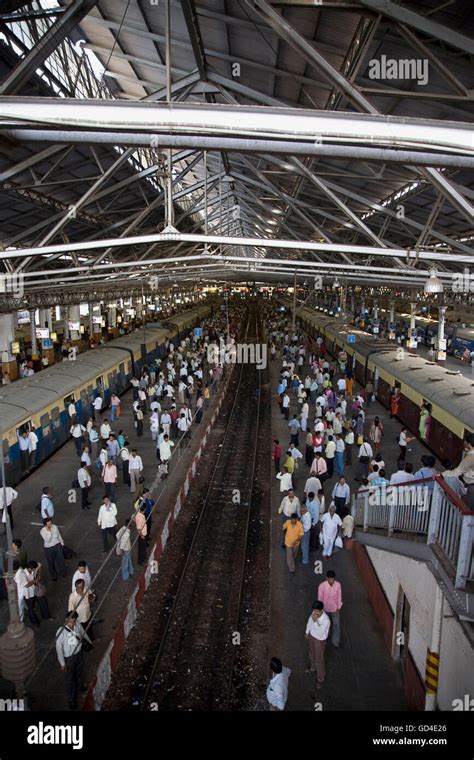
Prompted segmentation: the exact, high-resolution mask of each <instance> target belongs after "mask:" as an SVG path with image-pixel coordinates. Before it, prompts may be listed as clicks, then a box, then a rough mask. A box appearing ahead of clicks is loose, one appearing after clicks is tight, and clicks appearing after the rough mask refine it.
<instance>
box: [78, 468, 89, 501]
mask: <svg viewBox="0 0 474 760" xmlns="http://www.w3.org/2000/svg"><path fill="white" fill-rule="evenodd" d="M77 482H78V483H79V488H80V489H81V507H82V509H89V508H90V507H89V504H90V502H89V488H90V487H91V483H92V480H91V476H90V475H89V473H88V471H87V467H86V463H85V462H81V466H80V467H79V469H78V471H77Z"/></svg>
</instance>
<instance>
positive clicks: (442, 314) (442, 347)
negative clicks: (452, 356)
mask: <svg viewBox="0 0 474 760" xmlns="http://www.w3.org/2000/svg"><path fill="white" fill-rule="evenodd" d="M445 324H446V306H440V307H439V324H438V342H437V349H438V350H437V354H436V363H437V364H440V365H441V366H442V367H444V363H445V361H446V338H445V337H444V327H445Z"/></svg>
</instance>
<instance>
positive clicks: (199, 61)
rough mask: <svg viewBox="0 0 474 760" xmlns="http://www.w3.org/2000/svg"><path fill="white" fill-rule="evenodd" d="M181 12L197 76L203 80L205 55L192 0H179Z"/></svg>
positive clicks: (205, 64)
mask: <svg viewBox="0 0 474 760" xmlns="http://www.w3.org/2000/svg"><path fill="white" fill-rule="evenodd" d="M181 10H182V11H183V16H184V20H185V22H186V28H187V30H188V34H189V39H190V40H191V45H192V48H193V53H194V58H195V60H196V65H197V68H198V71H199V74H200V76H201V79H204V80H205V79H206V74H207V62H206V53H205V51H204V44H203V41H202V37H201V30H200V29H199V21H198V18H197V13H196V6H195V4H194V0H181Z"/></svg>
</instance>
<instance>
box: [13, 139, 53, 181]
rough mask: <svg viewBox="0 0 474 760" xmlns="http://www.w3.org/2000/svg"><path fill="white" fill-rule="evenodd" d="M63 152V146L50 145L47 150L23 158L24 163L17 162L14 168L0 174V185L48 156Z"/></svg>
mask: <svg viewBox="0 0 474 760" xmlns="http://www.w3.org/2000/svg"><path fill="white" fill-rule="evenodd" d="M63 150H64V145H50V146H49V148H45V149H44V150H41V151H40V152H39V153H35V154H33V155H32V156H30V157H29V158H25V160H24V161H19V162H18V163H17V164H15V166H12V167H11V168H10V169H6V170H5V171H3V172H1V174H0V183H1V182H5V181H6V180H8V179H11V177H14V176H15V174H20V173H21V172H22V171H24V170H25V169H29V168H31V167H32V166H34V165H35V164H38V163H39V162H40V161H44V159H46V158H49V157H50V156H54V155H55V153H59V152H60V151H63Z"/></svg>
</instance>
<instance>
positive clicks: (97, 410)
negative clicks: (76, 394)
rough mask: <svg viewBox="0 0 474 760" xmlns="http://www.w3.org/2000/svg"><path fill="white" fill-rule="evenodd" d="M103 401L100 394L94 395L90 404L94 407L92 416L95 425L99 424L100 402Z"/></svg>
mask: <svg viewBox="0 0 474 760" xmlns="http://www.w3.org/2000/svg"><path fill="white" fill-rule="evenodd" d="M103 403H104V401H103V399H102V396H100V395H99V396H96V397H95V399H94V402H93V404H92V406H93V407H94V418H95V423H96V425H98V426H100V413H101V411H102V404H103Z"/></svg>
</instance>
